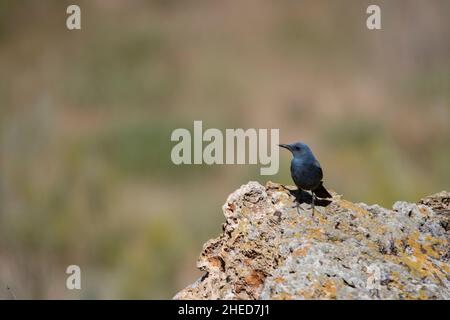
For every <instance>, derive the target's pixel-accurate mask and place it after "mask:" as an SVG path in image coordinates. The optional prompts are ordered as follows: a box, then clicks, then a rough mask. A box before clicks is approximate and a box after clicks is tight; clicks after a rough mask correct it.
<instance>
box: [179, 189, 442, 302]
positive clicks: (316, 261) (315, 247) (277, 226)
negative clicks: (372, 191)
mask: <svg viewBox="0 0 450 320" xmlns="http://www.w3.org/2000/svg"><path fill="white" fill-rule="evenodd" d="M289 188H293V187H289ZM296 204H297V202H296V199H295V197H294V196H293V195H292V194H291V192H289V191H288V190H286V188H285V187H283V186H281V185H279V184H276V183H272V182H268V183H267V184H266V186H265V187H264V186H262V185H260V184H259V183H257V182H249V183H248V184H246V185H243V186H241V187H240V188H239V189H238V190H236V191H235V192H233V193H232V194H231V195H230V196H229V197H228V199H227V201H226V202H225V204H224V206H223V212H224V215H225V219H226V221H225V223H224V224H223V233H222V234H221V235H220V236H219V237H218V238H216V239H212V240H209V241H208V242H206V243H205V245H204V246H203V250H202V253H201V255H200V258H199V260H198V262H197V267H198V268H199V269H200V270H202V271H204V272H205V274H204V276H203V277H201V278H200V279H198V280H197V281H196V282H195V283H194V284H192V285H190V286H188V287H187V288H185V289H183V290H182V291H180V292H179V293H178V294H177V295H176V296H175V299H450V286H449V285H450V273H449V271H450V265H449V259H450V247H449V216H450V193H449V192H445V191H443V192H441V193H438V194H435V195H432V196H429V197H426V198H424V199H422V200H421V201H419V202H418V203H417V204H416V203H408V202H401V201H399V202H396V203H395V204H394V206H393V209H385V208H382V207H380V206H378V205H372V206H369V205H366V204H363V203H359V204H355V203H352V202H350V201H347V200H345V199H343V198H342V197H341V196H339V195H337V194H335V193H333V199H332V201H331V203H330V204H329V205H328V206H326V207H321V206H316V208H315V212H314V214H313V213H312V210H311V206H310V205H309V204H306V203H303V204H300V207H299V208H296Z"/></svg>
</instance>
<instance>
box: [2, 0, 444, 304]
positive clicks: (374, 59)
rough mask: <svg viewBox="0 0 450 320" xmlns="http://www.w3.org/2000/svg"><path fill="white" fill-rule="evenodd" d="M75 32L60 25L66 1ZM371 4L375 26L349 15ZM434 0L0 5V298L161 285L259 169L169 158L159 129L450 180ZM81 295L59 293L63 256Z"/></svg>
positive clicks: (12, 1) (420, 192)
mask: <svg viewBox="0 0 450 320" xmlns="http://www.w3.org/2000/svg"><path fill="white" fill-rule="evenodd" d="M72 3H76V4H79V5H80V6H81V10H82V30H81V31H68V30H67V29H66V27H65V20H66V18H67V15H66V7H67V6H68V5H69V4H72ZM369 4H379V5H380V6H381V10H382V28H383V29H382V30H381V31H369V30H367V28H366V26H365V21H366V18H367V14H366V8H367V6H368V5H369ZM449 14H450V2H449V1H446V0H442V1H438V0H433V1H420V0H411V1H360V0H354V1H349V0H346V1H320V2H319V1H297V0H296V1H294V0H291V1H275V0H250V1H248V0H244V1H242V0H240V1H237V0H232V1H231V0H227V1H207V0H204V1H186V0H179V1H177V0H158V1H137V0H133V1H125V0H89V1H88V0H86V1H70V2H68V1H59V0H54V1H51V0H46V1H37V0H36V1H33V0H0V133H1V140H0V298H5V299H8V298H9V297H10V292H8V291H7V290H6V289H5V288H6V286H9V287H10V288H11V291H13V293H14V294H15V295H16V296H17V297H18V298H69V299H71V298H87V299H94V298H150V299H152V298H171V297H172V296H173V295H174V294H175V293H176V292H177V291H178V290H180V289H182V288H183V287H185V286H186V285H188V284H190V283H192V282H193V281H194V280H196V279H197V278H198V277H199V276H200V275H201V273H200V272H199V271H197V270H196V268H195V262H196V259H197V257H198V254H199V253H200V250H201V246H202V244H203V243H204V242H205V241H206V240H207V239H209V238H211V237H215V236H217V235H218V234H219V233H220V232H221V223H222V222H223V220H224V219H223V215H222V212H221V206H222V204H223V203H224V201H225V200H226V197H227V196H228V194H229V193H231V192H232V191H234V190H235V189H236V188H238V187H239V186H240V185H241V184H244V183H246V182H247V181H249V180H257V181H259V182H260V183H265V182H266V181H267V180H273V181H277V182H280V183H284V184H290V183H291V180H290V177H289V169H288V168H289V161H290V157H289V155H288V154H287V153H281V154H280V155H281V157H280V159H281V162H280V172H279V174H278V175H276V176H260V175H259V166H243V165H239V166H238V165H234V166H231V165H228V166H225V165H221V166H199V165H197V166H194V165H192V166H175V165H173V164H172V162H171V161H170V151H171V148H172V146H173V145H174V143H172V142H171V141H170V134H171V132H172V131H173V130H174V129H175V128H179V127H184V128H188V129H189V130H192V126H193V121H194V120H203V126H204V128H211V127H215V128H222V129H223V128H239V127H242V128H279V129H280V139H281V142H293V141H298V140H301V141H304V142H307V143H308V144H309V145H310V146H311V147H312V149H313V150H314V151H315V153H316V155H317V156H318V158H319V159H320V161H321V163H322V166H323V168H324V172H325V179H326V185H327V186H328V187H330V188H331V189H334V190H336V191H337V192H338V193H341V194H343V195H344V196H345V197H346V198H347V199H350V200H352V201H355V202H366V203H369V204H372V203H379V204H381V205H384V206H388V207H390V206H391V205H392V203H393V202H394V201H395V200H400V199H401V200H408V201H417V200H418V199H419V198H420V197H422V196H425V195H427V194H431V193H435V192H438V191H440V190H442V189H449V181H450V166H449V163H450V147H449V146H450V126H449V124H450V40H449V39H450V19H449ZM70 264H77V265H79V266H80V267H81V271H82V288H83V289H82V290H80V291H76V290H75V291H69V290H67V289H66V288H65V280H66V274H65V270H66V267H67V266H68V265H70Z"/></svg>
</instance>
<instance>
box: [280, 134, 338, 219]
mask: <svg viewBox="0 0 450 320" xmlns="http://www.w3.org/2000/svg"><path fill="white" fill-rule="evenodd" d="M279 146H280V147H282V148H285V149H288V150H289V151H291V153H292V155H293V156H294V157H293V158H292V161H291V177H292V180H294V183H295V185H296V186H297V187H298V188H299V190H308V191H311V196H312V201H311V206H312V210H313V212H314V200H315V197H316V196H317V197H318V198H331V197H332V196H331V194H330V193H329V192H328V191H327V189H325V187H324V186H323V181H322V178H323V172H322V168H321V166H320V163H319V161H317V159H316V157H315V156H314V154H313V153H312V151H311V149H310V148H309V147H308V146H307V145H306V144H304V143H302V142H297V143H292V144H279Z"/></svg>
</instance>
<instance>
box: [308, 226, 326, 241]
mask: <svg viewBox="0 0 450 320" xmlns="http://www.w3.org/2000/svg"><path fill="white" fill-rule="evenodd" d="M306 236H307V237H308V238H309V239H320V238H321V237H322V229H318V228H311V229H308V230H307V235H306Z"/></svg>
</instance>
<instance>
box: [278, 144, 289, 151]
mask: <svg viewBox="0 0 450 320" xmlns="http://www.w3.org/2000/svg"><path fill="white" fill-rule="evenodd" d="M278 146H279V147H281V148H285V149H288V150H289V151H292V150H291V146H290V145H288V144H279V145H278Z"/></svg>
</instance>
